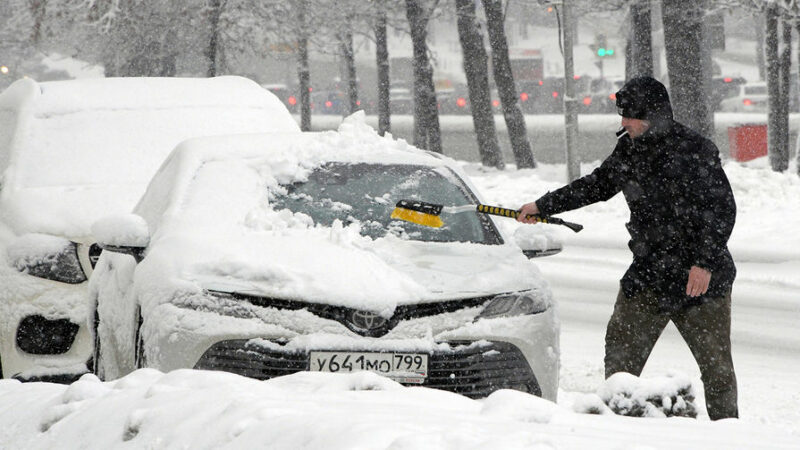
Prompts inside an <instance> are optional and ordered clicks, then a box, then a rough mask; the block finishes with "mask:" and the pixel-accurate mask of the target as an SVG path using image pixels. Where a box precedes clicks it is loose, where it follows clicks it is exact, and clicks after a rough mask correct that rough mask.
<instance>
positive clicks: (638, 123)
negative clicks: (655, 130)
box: [622, 116, 650, 139]
mask: <svg viewBox="0 0 800 450" xmlns="http://www.w3.org/2000/svg"><path fill="white" fill-rule="evenodd" d="M622 127H623V128H625V131H627V132H628V134H629V135H630V137H631V138H632V139H634V138H637V137H639V136H641V135H642V134H644V132H645V131H647V129H648V128H650V122H648V121H646V120H641V119H631V118H629V117H624V116H623V117H622Z"/></svg>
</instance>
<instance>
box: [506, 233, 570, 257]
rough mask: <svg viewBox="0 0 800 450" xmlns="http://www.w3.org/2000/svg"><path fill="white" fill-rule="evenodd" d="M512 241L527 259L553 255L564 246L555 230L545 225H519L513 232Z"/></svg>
mask: <svg viewBox="0 0 800 450" xmlns="http://www.w3.org/2000/svg"><path fill="white" fill-rule="evenodd" d="M514 241H516V243H517V245H518V246H519V248H521V249H522V253H523V254H524V255H525V256H527V257H528V258H529V259H530V258H539V257H542V256H550V255H555V254H556V253H558V252H560V251H561V250H562V249H563V248H564V246H563V245H562V243H561V239H560V238H559V237H558V234H557V232H555V230H550V229H547V228H545V227H537V226H530V225H522V226H519V227H517V229H516V231H515V232H514Z"/></svg>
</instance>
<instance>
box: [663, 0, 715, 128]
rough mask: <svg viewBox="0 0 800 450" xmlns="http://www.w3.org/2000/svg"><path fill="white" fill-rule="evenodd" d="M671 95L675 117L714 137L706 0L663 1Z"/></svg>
mask: <svg viewBox="0 0 800 450" xmlns="http://www.w3.org/2000/svg"><path fill="white" fill-rule="evenodd" d="M662 9H663V11H662V19H663V22H664V47H665V48H666V51H667V71H668V73H669V82H670V96H671V100H672V108H673V111H674V113H675V120H677V121H678V122H681V123H683V124H685V125H687V126H689V127H690V128H693V129H695V130H696V131H698V132H699V133H700V134H702V135H703V136H706V137H707V138H713V133H714V120H713V115H712V111H711V103H710V99H709V95H708V85H709V83H710V80H709V77H710V74H708V73H707V71H706V70H703V69H704V67H710V63H709V62H708V61H706V59H707V58H710V57H711V55H710V53H709V52H706V51H704V42H705V39H704V33H703V17H704V14H705V11H706V2H705V0H670V1H668V2H664V3H663V4H662Z"/></svg>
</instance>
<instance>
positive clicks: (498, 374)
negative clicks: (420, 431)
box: [194, 339, 542, 398]
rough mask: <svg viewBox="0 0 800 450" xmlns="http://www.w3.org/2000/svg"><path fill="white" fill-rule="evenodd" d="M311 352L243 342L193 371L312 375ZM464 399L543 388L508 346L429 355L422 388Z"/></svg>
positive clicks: (220, 345)
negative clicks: (458, 395) (300, 373)
mask: <svg viewBox="0 0 800 450" xmlns="http://www.w3.org/2000/svg"><path fill="white" fill-rule="evenodd" d="M309 366H310V365H309V352H307V351H303V350H283V349H276V348H275V347H274V346H262V345H258V343H256V342H252V341H246V340H243V339H238V340H229V341H221V342H217V343H216V344H214V345H213V346H211V348H209V349H208V350H207V351H206V352H205V353H203V356H201V357H200V360H199V361H198V362H197V364H195V366H194V368H195V369H203V370H222V371H226V372H232V373H236V374H239V375H242V376H246V377H250V378H256V379H259V380H265V379H270V378H274V377H278V376H281V375H288V374H291V373H295V372H301V371H307V370H309ZM412 386H425V387H430V388H434V389H442V390H446V391H450V392H455V393H458V394H462V395H465V396H467V397H470V398H482V397H486V396H488V395H489V394H491V393H492V392H494V391H496V390H498V389H516V390H519V391H523V392H527V393H529V394H534V395H537V396H541V395H542V390H541V387H540V386H539V382H538V381H537V380H536V376H535V375H534V374H533V372H532V371H531V368H530V366H529V365H528V362H527V360H526V359H525V356H524V355H523V354H522V352H521V351H520V349H519V348H517V347H516V346H514V345H512V344H509V343H507V342H488V341H479V342H447V343H446V348H441V347H440V348H438V349H436V350H434V351H432V352H430V353H429V354H428V376H427V377H426V379H425V381H424V382H423V383H422V384H412Z"/></svg>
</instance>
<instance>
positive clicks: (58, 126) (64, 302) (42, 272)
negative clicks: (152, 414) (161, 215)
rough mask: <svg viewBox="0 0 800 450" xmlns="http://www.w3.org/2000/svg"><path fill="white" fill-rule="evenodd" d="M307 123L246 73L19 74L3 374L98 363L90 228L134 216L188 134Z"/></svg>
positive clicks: (1, 201) (5, 111) (2, 284)
mask: <svg viewBox="0 0 800 450" xmlns="http://www.w3.org/2000/svg"><path fill="white" fill-rule="evenodd" d="M268 131H297V132H299V128H298V126H297V124H296V123H295V122H294V121H293V119H292V117H291V116H290V115H289V113H288V112H287V111H286V108H285V107H284V106H283V105H282V104H281V103H280V101H278V99H277V98H276V97H275V96H274V95H272V94H271V93H269V92H267V91H266V90H264V89H262V88H261V87H259V86H258V85H257V84H256V83H255V82H253V81H250V80H247V79H245V78H240V77H220V78H216V79H176V78H117V79H114V78H109V79H85V80H70V81H55V82H46V83H37V82H35V81H33V80H30V79H22V80H19V81H17V82H15V83H14V84H13V85H11V86H10V87H9V88H8V89H6V90H5V91H4V92H3V93H2V95H0V374H1V375H2V376H3V377H6V378H10V377H16V378H20V379H23V380H34V379H51V380H59V379H61V380H67V379H70V378H73V377H74V375H76V374H79V373H81V372H85V371H86V370H87V367H86V363H87V360H88V359H89V358H90V357H91V354H92V349H91V345H92V338H91V335H90V333H89V331H88V329H87V327H86V326H85V323H86V321H87V320H86V318H87V317H88V316H87V315H88V309H87V306H86V305H87V301H86V279H87V277H88V276H89V275H90V273H91V270H92V259H93V258H96V257H97V255H98V254H99V248H97V247H94V248H92V246H91V244H92V242H93V241H94V239H93V238H92V237H91V234H90V229H89V228H90V225H91V223H93V222H94V221H95V220H97V219H98V218H99V217H102V216H105V215H108V214H113V213H118V212H128V211H130V210H131V208H133V206H134V204H135V202H136V201H137V200H138V199H139V197H141V195H142V194H143V193H144V191H145V188H146V186H147V183H148V181H149V180H150V179H151V178H152V176H153V174H154V173H155V172H156V170H157V169H158V167H159V165H160V164H161V163H162V162H163V160H164V159H165V158H166V157H167V155H168V154H169V152H170V151H171V150H172V149H173V148H174V147H175V145H177V144H178V143H179V142H181V141H182V140H184V139H187V138H189V137H193V136H209V135H217V134H227V133H247V132H268Z"/></svg>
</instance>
